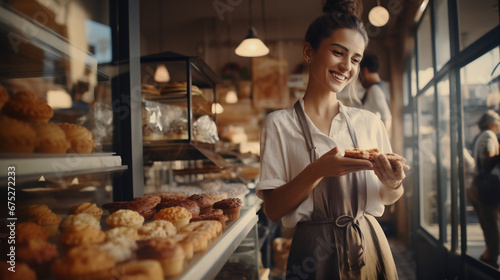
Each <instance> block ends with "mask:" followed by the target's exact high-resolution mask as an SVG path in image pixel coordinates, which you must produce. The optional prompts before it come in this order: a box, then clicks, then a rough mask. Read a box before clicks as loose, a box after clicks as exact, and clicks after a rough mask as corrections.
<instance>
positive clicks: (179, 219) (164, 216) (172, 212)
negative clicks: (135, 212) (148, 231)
mask: <svg viewBox="0 0 500 280" xmlns="http://www.w3.org/2000/svg"><path fill="white" fill-rule="evenodd" d="M191 218H192V215H191V212H189V211H188V210H187V209H186V208H184V207H179V206H175V207H169V208H163V209H161V210H160V211H159V212H158V213H156V214H155V217H154V219H155V220H166V221H169V222H171V223H172V224H174V226H175V227H176V228H177V230H179V229H180V228H182V227H183V226H185V225H187V224H188V223H189V220H190V219H191Z"/></svg>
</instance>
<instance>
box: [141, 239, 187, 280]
mask: <svg viewBox="0 0 500 280" xmlns="http://www.w3.org/2000/svg"><path fill="white" fill-rule="evenodd" d="M137 245H138V248H137V252H136V254H137V258H138V259H155V260H157V261H159V262H160V264H161V266H162V268H163V276H165V277H170V276H176V275H179V274H181V273H182V269H183V266H184V259H185V256H184V250H183V249H182V247H181V245H179V244H177V243H176V242H175V241H173V240H172V239H168V238H153V239H148V240H139V241H137Z"/></svg>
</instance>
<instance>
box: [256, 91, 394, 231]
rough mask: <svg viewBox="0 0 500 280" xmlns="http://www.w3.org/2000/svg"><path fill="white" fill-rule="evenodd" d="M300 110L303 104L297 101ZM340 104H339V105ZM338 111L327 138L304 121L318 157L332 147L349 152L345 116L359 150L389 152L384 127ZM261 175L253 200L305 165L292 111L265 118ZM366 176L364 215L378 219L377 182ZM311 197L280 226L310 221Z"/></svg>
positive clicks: (364, 115) (363, 114)
mask: <svg viewBox="0 0 500 280" xmlns="http://www.w3.org/2000/svg"><path fill="white" fill-rule="evenodd" d="M300 103H301V106H302V107H303V106H304V102H303V100H302V99H301V100H300ZM339 103H340V102H339ZM339 107H340V111H339V114H337V116H335V118H334V119H333V120H332V123H331V127H330V135H325V134H324V133H322V132H321V131H320V130H319V129H318V128H316V126H315V125H314V124H313V123H312V121H311V120H310V119H309V117H307V114H306V118H307V122H308V125H309V128H310V130H311V135H312V139H313V143H314V145H315V146H316V152H317V153H318V157H321V156H322V155H323V154H325V153H326V152H328V151H330V150H331V149H333V148H335V147H337V146H338V147H339V148H340V149H341V151H342V152H343V150H344V149H348V148H353V142H352V140H351V137H350V134H349V131H348V128H347V124H346V121H345V114H346V113H348V114H349V116H350V118H351V122H352V126H353V129H354V130H355V133H356V135H357V137H358V142H359V147H358V148H361V149H371V148H378V149H380V150H381V152H383V153H389V152H392V149H391V145H390V143H389V139H388V137H387V133H386V130H385V127H384V125H383V123H382V122H381V120H380V119H379V118H377V117H375V115H374V114H373V113H371V112H368V111H366V110H362V109H358V108H352V107H346V106H344V105H343V104H342V103H340V106H339ZM260 147H261V173H260V180H259V183H258V184H257V188H256V190H257V196H258V197H260V198H262V191H263V190H271V189H275V188H277V187H280V186H282V185H284V184H286V183H287V182H289V181H291V180H292V179H293V178H295V177H296V176H297V175H298V174H299V173H300V172H302V170H304V168H305V167H306V166H307V165H309V163H310V158H309V151H308V150H307V144H306V142H305V139H304V136H303V134H302V130H301V128H300V124H299V121H298V117H297V114H296V113H295V110H294V108H293V107H292V108H288V109H283V110H278V111H274V112H272V113H270V114H268V115H267V116H266V118H265V120H264V123H263V125H262V129H261V143H260ZM363 172H367V180H366V189H367V204H366V208H365V209H364V211H366V212H368V213H370V214H371V215H373V216H381V215H382V214H383V212H384V205H383V203H382V201H381V198H380V194H379V189H380V185H381V182H380V180H379V179H378V178H377V177H376V175H375V173H374V172H373V171H363ZM313 203H314V202H313V199H312V193H311V194H309V196H308V197H307V198H306V199H305V200H304V201H303V202H302V203H301V204H300V205H299V206H298V207H297V208H296V209H294V210H292V211H291V212H289V213H288V214H286V215H285V216H283V218H282V224H283V226H285V227H288V228H293V227H295V226H296V224H297V223H298V222H300V221H308V220H310V217H311V213H312V211H313V206H314V204H313Z"/></svg>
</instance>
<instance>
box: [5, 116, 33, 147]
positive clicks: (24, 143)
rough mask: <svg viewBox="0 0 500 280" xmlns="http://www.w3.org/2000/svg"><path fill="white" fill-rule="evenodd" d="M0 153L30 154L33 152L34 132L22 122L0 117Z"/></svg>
mask: <svg viewBox="0 0 500 280" xmlns="http://www.w3.org/2000/svg"><path fill="white" fill-rule="evenodd" d="M0 127H1V128H2V129H0V153H16V154H31V153H33V152H34V151H35V141H36V132H35V130H34V129H33V128H32V127H31V126H30V125H29V124H28V123H27V122H24V121H20V120H16V119H13V118H11V117H8V116H3V115H1V116H0Z"/></svg>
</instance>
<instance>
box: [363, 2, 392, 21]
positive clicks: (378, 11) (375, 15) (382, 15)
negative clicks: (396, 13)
mask: <svg viewBox="0 0 500 280" xmlns="http://www.w3.org/2000/svg"><path fill="white" fill-rule="evenodd" d="M368 20H370V23H371V24H373V26H377V27H381V26H384V25H386V24H387V23H388V22H389V12H388V11H387V9H386V8H384V7H382V6H380V1H377V6H375V7H374V8H373V9H371V10H370V12H369V13H368Z"/></svg>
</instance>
